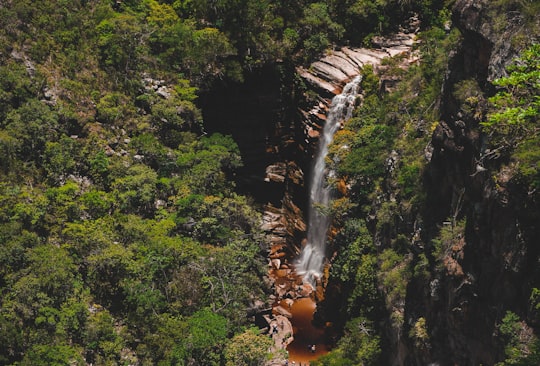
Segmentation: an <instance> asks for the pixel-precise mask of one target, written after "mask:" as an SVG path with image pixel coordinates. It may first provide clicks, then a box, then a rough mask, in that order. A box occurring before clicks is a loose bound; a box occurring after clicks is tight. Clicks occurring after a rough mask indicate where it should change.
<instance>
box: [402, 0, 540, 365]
mask: <svg viewBox="0 0 540 366" xmlns="http://www.w3.org/2000/svg"><path fill="white" fill-rule="evenodd" d="M491 6H492V2H489V1H472V0H458V1H457V2H456V3H455V6H454V9H453V21H454V24H456V25H457V26H458V27H459V29H460V30H461V32H462V34H463V40H462V43H461V46H460V48H459V49H458V50H457V52H456V53H455V54H454V55H453V57H452V61H451V63H450V65H449V69H448V74H447V77H446V82H445V85H444V89H443V98H442V105H441V109H442V113H443V116H442V121H441V122H440V124H439V126H437V128H436V129H435V131H434V134H433V139H432V151H431V152H430V154H431V155H430V156H431V164H430V167H429V170H428V173H429V174H428V180H427V184H426V186H427V189H428V192H427V200H428V201H429V202H430V203H431V205H432V206H433V207H432V209H431V211H430V212H429V213H428V214H427V215H426V217H427V218H429V219H430V220H433V221H432V222H431V223H430V222H426V226H430V225H434V224H435V222H444V221H445V219H446V218H448V217H452V216H453V215H456V214H457V213H459V214H460V215H462V216H464V217H466V218H467V224H466V226H465V227H464V233H463V234H464V235H463V237H461V238H460V239H459V240H458V241H456V242H455V243H454V245H453V246H452V247H451V248H450V249H449V252H448V253H447V256H446V257H445V258H444V260H443V268H442V269H441V270H440V272H439V275H438V277H437V278H436V279H433V280H432V281H431V282H429V283H412V284H411V286H410V288H409V289H408V291H409V292H410V293H414V294H415V296H410V297H409V298H408V299H407V305H406V314H405V322H407V323H410V324H414V320H415V319H418V317H419V316H425V319H426V323H427V324H430V325H431V327H432V337H431V340H430V341H431V343H430V347H429V348H426V347H424V348H421V347H417V346H416V345H413V344H408V345H406V348H408V349H409V350H410V351H411V354H409V355H408V357H406V359H405V360H398V358H397V356H396V359H395V362H394V364H397V365H401V364H437V365H479V364H485V365H493V364H495V363H497V362H499V361H501V360H502V359H504V350H503V347H502V343H501V342H500V340H499V341H498V340H497V337H496V335H497V332H498V324H500V322H501V319H502V317H503V316H504V314H505V312H506V311H507V310H509V309H510V310H512V311H513V312H515V313H517V314H519V315H520V317H521V318H522V319H528V318H530V316H529V312H530V309H529V308H528V305H527V304H528V303H529V297H530V295H531V284H532V283H534V282H535V281H536V282H537V281H538V276H539V275H538V264H537V263H538V257H539V251H538V248H537V242H538V239H537V238H538V237H539V235H540V229H539V228H540V227H539V226H538V224H537V220H538V219H539V217H538V212H539V207H538V203H535V202H533V201H531V200H530V199H529V198H528V197H527V195H526V194H523V192H519V191H518V190H517V189H516V187H512V186H511V185H507V183H508V181H509V177H510V176H511V171H510V170H511V169H508V168H506V169H502V170H500V163H498V162H496V161H495V160H492V159H491V157H490V156H489V154H487V155H486V150H485V142H486V141H485V140H484V137H483V136H482V135H481V133H480V132H479V122H480V121H481V119H482V116H483V113H482V109H483V108H485V99H486V98H487V96H489V95H492V93H493V91H492V88H491V84H490V81H492V80H493V79H495V78H498V77H501V76H503V75H505V73H506V71H505V67H506V66H507V65H508V64H509V63H510V62H511V61H512V59H513V58H515V57H516V56H517V54H518V51H519V50H518V49H516V48H515V45H516V44H519V43H518V42H512V39H514V38H515V37H516V36H518V35H519V34H520V32H523V29H524V28H523V19H522V18H521V17H520V16H519V14H518V13H516V12H509V13H507V14H506V15H504V19H498V21H497V22H496V21H495V20H494V19H493V17H492V15H491V14H495V13H494V12H492V11H490V7H491ZM499 14H500V13H499ZM495 27H498V29H495ZM501 27H502V28H503V29H502V30H501V29H500V28H501ZM537 29H538V27H537ZM466 80H474V81H475V82H476V83H477V84H478V88H479V89H480V90H481V92H482V93H483V94H482V96H480V97H479V107H478V108H479V109H478V110H477V111H473V112H477V113H471V112H470V111H467V110H466V109H465V108H462V107H461V105H460V102H459V101H457V100H456V98H455V97H454V96H453V95H452V91H453V90H455V86H456V85H458V84H459V83H462V82H463V81H466ZM495 174H496V175H497V176H498V177H500V180H499V181H498V185H495V184H494V181H493V179H492V178H491V177H492V176H493V175H495ZM498 179H499V178H498ZM435 206H436V207H435ZM418 294H424V295H423V296H418ZM523 326H524V327H525V328H527V327H528V326H527V325H525V324H524V325H523ZM528 330H530V328H528Z"/></svg>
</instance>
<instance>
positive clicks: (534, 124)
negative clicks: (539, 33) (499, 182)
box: [482, 44, 540, 189]
mask: <svg viewBox="0 0 540 366" xmlns="http://www.w3.org/2000/svg"><path fill="white" fill-rule="evenodd" d="M508 72H509V75H508V76H506V77H502V78H500V79H498V80H495V81H494V85H495V86H497V87H499V91H498V92H497V94H496V95H495V96H493V97H492V98H490V99H489V101H490V103H491V111H490V113H489V115H488V118H487V121H485V122H483V123H482V127H483V130H484V131H485V132H486V133H487V134H488V136H489V138H490V142H491V145H492V146H493V149H495V150H494V152H500V151H503V152H506V155H510V156H511V157H512V158H513V159H515V160H518V161H519V167H518V168H517V173H518V176H519V177H522V178H524V180H525V184H527V185H529V186H530V187H531V189H537V188H540V173H539V172H540V149H539V148H538V143H539V140H540V128H539V123H538V122H539V121H538V116H539V115H540V97H539V94H540V44H533V45H532V46H531V47H529V48H527V49H525V50H524V51H523V52H522V55H521V58H520V59H518V60H517V61H516V62H515V63H514V64H513V65H511V66H509V67H508ZM487 157H490V156H489V155H488V156H487Z"/></svg>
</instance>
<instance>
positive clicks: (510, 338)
mask: <svg viewBox="0 0 540 366" xmlns="http://www.w3.org/2000/svg"><path fill="white" fill-rule="evenodd" d="M499 331H500V332H501V335H502V336H503V338H504V341H505V354H506V357H507V358H506V359H505V360H504V362H501V363H498V364H497V365H500V366H502V365H523V366H528V365H537V364H538V362H539V361H540V340H538V338H537V337H536V336H535V335H534V334H532V330H531V329H530V328H528V327H527V325H526V324H525V323H524V322H522V321H520V319H519V316H518V315H517V314H516V313H514V312H512V311H507V312H506V314H505V316H504V317H503V318H502V320H501V323H500V325H499Z"/></svg>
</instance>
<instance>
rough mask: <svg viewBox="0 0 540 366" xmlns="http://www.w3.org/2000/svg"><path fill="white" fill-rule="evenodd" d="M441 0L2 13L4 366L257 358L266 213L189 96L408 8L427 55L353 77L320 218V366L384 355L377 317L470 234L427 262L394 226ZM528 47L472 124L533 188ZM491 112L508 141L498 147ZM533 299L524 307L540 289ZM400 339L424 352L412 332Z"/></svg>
mask: <svg viewBox="0 0 540 366" xmlns="http://www.w3.org/2000/svg"><path fill="white" fill-rule="evenodd" d="M450 3H451V1H446V2H445V1H442V0H441V1H438V0H433V1H429V0H423V1H402V0H379V1H366V0H356V1H351V0H347V1H310V0H256V1H251V0H241V1H238V0H217V1H206V0H176V1H172V0H159V1H158V0H124V1H119V0H117V1H113V0H49V1H38V2H32V1H29V0H17V1H15V0H0V154H1V156H2V158H1V159H0V293H1V296H0V345H1V347H0V364H6V365H11V364H18V365H65V364H77V365H79V364H80V365H83V364H89V363H92V364H96V365H104V364H107V365H113V364H141V365H143V364H144V365H155V364H161V365H170V364H171V365H173V364H174V365H258V364H261V363H262V362H263V361H264V360H265V359H267V358H268V357H269V355H268V353H267V349H268V347H269V342H268V338H267V337H266V336H262V335H260V334H259V333H258V331H257V330H256V329H253V328H252V327H251V326H252V323H251V321H250V320H249V319H248V318H247V316H246V315H247V309H248V308H249V307H251V306H252V305H253V304H254V303H255V302H256V301H257V300H259V299H262V300H263V301H264V300H265V299H266V295H265V291H267V289H266V288H265V284H264V282H263V281H262V280H261V279H262V278H263V275H264V270H265V267H264V264H265V262H266V259H265V258H264V255H265V253H266V252H265V250H266V244H265V243H264V241H263V236H262V233H261V232H260V230H259V225H260V222H259V213H258V210H257V209H256V207H254V204H253V203H252V202H251V200H250V198H249V197H247V196H245V195H243V194H241V193H239V192H237V190H236V189H235V184H234V181H233V179H232V178H233V177H234V172H235V169H237V168H239V167H240V166H241V164H242V161H241V156H240V153H239V150H238V147H237V145H236V143H235V141H233V140H232V138H230V137H229V136H224V135H221V134H213V135H208V134H207V133H206V132H205V125H204V121H203V118H202V113H201V111H200V109H199V108H198V107H197V95H198V93H199V91H201V90H202V91H205V90H209V89H211V88H212V86H213V83H214V82H216V80H225V81H228V82H242V80H243V76H244V75H245V73H248V72H250V71H252V70H253V69H256V68H258V67H261V66H263V65H268V64H274V63H278V62H283V63H292V64H301V63H309V62H310V61H312V60H313V59H314V58H315V57H317V56H318V55H320V54H321V52H324V50H326V49H328V48H331V47H333V46H334V45H336V44H341V43H347V42H351V43H353V44H360V43H361V42H365V41H367V40H369V38H370V36H371V35H373V34H374V33H381V32H386V31H391V30H393V29H394V27H396V26H397V25H398V24H399V23H400V22H401V21H402V20H403V19H405V18H407V17H408V16H409V15H410V13H411V12H413V11H414V12H417V13H418V14H419V15H420V18H421V19H422V21H423V24H424V27H425V29H426V30H425V32H423V34H422V42H421V43H420V50H419V51H420V53H421V55H422V59H423V60H424V62H422V63H420V64H418V65H415V66H414V67H412V68H410V69H409V70H408V71H407V72H404V71H403V70H402V69H400V68H399V67H398V66H397V63H398V62H399V60H393V61H389V62H388V64H387V65H386V67H387V68H388V72H389V73H396V74H399V76H400V78H402V80H403V81H402V83H401V84H400V86H399V87H398V89H397V91H395V92H394V93H391V94H384V93H380V92H379V90H378V80H377V77H376V76H375V74H374V73H373V72H372V71H371V70H369V69H366V70H365V71H364V73H365V77H364V83H363V88H364V90H365V98H364V103H363V105H362V107H361V108H360V110H359V111H358V112H357V116H360V115H361V116H362V118H361V119H360V118H359V117H357V118H355V119H354V120H353V121H351V123H350V124H349V125H348V126H347V128H346V129H344V130H343V131H341V132H340V134H339V135H338V136H336V141H337V142H339V143H342V144H347V145H348V146H350V147H351V148H350V151H349V153H347V154H344V153H343V152H344V150H343V149H337V148H336V149H335V150H334V151H333V154H334V155H335V156H336V158H335V159H333V160H334V161H340V163H339V165H338V166H337V169H338V173H339V175H340V176H341V177H344V178H345V177H346V179H347V180H348V181H349V182H350V183H351V184H352V187H353V189H352V190H351V196H350V197H343V198H342V199H340V200H338V201H336V207H335V213H336V217H337V218H338V221H339V224H340V225H341V227H342V230H341V232H340V233H339V234H338V236H337V238H336V244H335V245H336V247H337V248H340V250H339V255H338V256H337V257H336V260H335V263H334V266H333V267H332V272H331V278H330V281H331V282H333V283H339V284H342V286H340V287H339V288H341V289H342V292H340V293H338V295H339V296H340V299H341V302H342V303H341V304H340V306H341V308H340V310H342V311H340V312H335V311H334V312H333V313H332V314H331V313H330V312H328V313H326V314H324V317H325V319H329V320H332V321H334V322H335V323H336V324H337V325H338V327H341V328H342V329H344V334H345V335H344V337H343V338H342V339H341V340H340V342H339V343H338V347H337V348H336V351H335V352H333V353H331V354H330V355H328V356H327V357H326V358H325V359H323V360H321V361H320V364H331V365H337V364H343V365H352V364H377V363H378V362H379V361H380V357H381V349H382V348H383V347H385V344H384V341H383V339H384V336H383V334H382V331H381V329H382V328H381V326H380V324H381V320H383V319H391V320H392V324H393V326H394V328H395V329H396V330H398V329H401V328H402V326H403V304H404V301H405V296H406V286H407V283H408V281H410V280H411V279H414V278H419V277H422V276H429V271H430V270H432V269H433V268H434V267H436V266H437V264H438V263H440V261H441V255H440V253H442V252H444V250H445V246H449V245H450V244H449V243H451V242H452V240H455V236H456V235H457V234H456V233H457V232H459V231H460V230H461V231H462V230H463V222H462V221H459V220H458V221H456V222H454V224H455V225H454V226H453V228H455V230H452V232H445V231H444V230H441V232H440V236H439V237H437V238H435V239H434V241H433V243H430V245H428V246H426V250H425V251H417V250H413V249H412V248H413V247H414V246H415V245H416V244H417V243H415V242H412V243H411V242H410V241H409V239H408V238H406V237H404V236H403V235H400V233H402V232H414V229H415V228H409V227H408V228H402V227H400V225H401V223H402V222H414V220H403V217H409V218H411V217H414V216H415V215H417V214H418V212H419V211H420V210H421V208H422V205H423V203H424V202H423V193H422V190H421V185H420V182H421V179H422V173H423V171H424V169H425V162H424V161H423V160H422V157H421V156H419V155H418V153H417V152H418V151H421V150H422V149H423V147H424V146H425V145H426V144H427V141H428V139H429V137H430V134H431V132H432V130H433V128H434V124H435V123H436V122H437V120H438V118H439V115H438V111H437V108H436V106H437V103H438V100H437V98H438V93H439V91H440V89H441V85H442V82H443V80H442V77H443V74H444V72H443V71H444V69H445V67H446V63H447V56H448V52H449V50H451V49H452V47H453V45H454V44H455V42H456V41H457V39H458V37H459V35H458V34H457V32H455V31H452V32H450V33H448V32H446V31H445V30H443V26H444V24H445V22H447V21H448V17H449V12H448V10H445V9H446V7H448V6H449V5H450ZM538 53H539V51H538V48H537V47H536V48H535V47H533V48H531V49H530V50H528V51H527V52H525V53H524V54H523V58H524V60H525V66H516V68H515V72H513V73H512V76H511V77H510V79H505V80H501V81H500V82H499V84H498V85H499V86H500V87H502V88H506V92H504V91H501V93H499V94H497V95H495V96H494V99H492V102H493V108H492V113H491V114H490V115H489V119H487V120H486V123H485V128H486V133H489V134H490V135H491V136H492V138H493V141H505V142H508V144H507V145H505V146H506V148H505V149H506V150H505V153H507V154H508V155H506V157H507V160H505V161H506V162H511V161H512V159H513V158H519V159H523V161H524V162H526V164H522V165H519V166H517V167H516V169H518V170H519V174H518V175H517V176H518V177H522V178H523V180H524V181H525V182H526V183H525V186H526V187H527V189H529V190H535V189H537V188H538V184H539V178H538V166H537V162H538V151H537V150H536V149H530V148H529V147H533V146H538V141H537V140H538V127H537V117H535V115H536V116H537V115H538V97H537V94H538V84H537V83H536V84H533V85H532V86H531V85H528V84H526V83H525V82H526V81H527V80H529V79H530V78H531V73H532V75H533V76H534V75H536V76H534V77H538V76H537V73H538ZM524 75H525V76H524ZM473 97H474V95H467V97H466V98H473ZM516 97H519V98H520V99H519V100H520V104H519V105H516V106H513V104H512V102H513V101H514V100H515V98H516ZM468 101H469V102H470V103H471V105H472V104H473V103H475V100H474V99H468ZM503 116H510V117H512V118H513V119H512V120H511V121H512V124H519V126H522V128H520V130H519V131H516V133H514V132H512V133H511V134H510V135H507V132H508V129H507V128H506V127H507V126H504V124H500V123H499V121H500V120H501V119H503V118H502V117H503ZM504 118H506V117H504ZM511 131H515V130H514V129H511ZM531 131H532V132H531ZM336 146H338V144H336ZM392 150H396V151H399V156H400V160H399V161H395V162H394V163H395V164H389V163H388V159H387V158H388V156H390V155H389V153H390V152H391V151H392ZM338 155H339V157H338ZM535 164H536V165H535ZM390 186H391V188H392V189H390ZM390 191H392V192H394V193H392V194H395V196H392V197H390V196H389V195H390V193H389V192H390ZM395 192H397V193H395ZM351 207H352V209H351ZM344 208H347V210H345V209H344ZM358 217H361V218H363V217H368V218H370V219H369V220H367V221H365V220H364V219H359V218H358ZM375 232H377V233H379V234H378V235H376V236H375V239H374V238H373V233H375ZM382 233H384V235H382ZM534 296H535V297H534ZM531 299H534V301H536V302H535V303H534V305H535V306H537V307H538V301H537V300H538V294H537V293H536V292H535V293H533V294H532V295H531ZM531 301H532V300H531ZM321 308H322V309H323V310H322V312H324V304H322V305H321ZM338 313H339V314H341V315H339V314H338ZM336 315H339V316H337V317H336ZM519 322H520V319H519V318H516V315H515V314H513V313H511V312H509V313H508V315H507V317H505V321H504V323H503V324H502V325H501V332H502V333H503V334H504V335H505V336H507V337H508V350H509V351H508V353H509V358H511V357H513V358H514V359H519V357H520V355H519V354H518V355H516V352H518V351H519V350H520V349H523V347H526V346H523V345H522V344H520V343H519V342H520V339H519V334H518V330H516V329H517V328H516V327H518V325H519V324H520V323H519ZM407 329H408V330H409V334H408V335H409V337H410V338H411V339H413V340H414V341H415V342H416V344H417V345H418V347H427V346H428V344H429V334H428V332H427V330H426V323H425V319H423V318H419V319H418V320H417V322H416V323H415V324H414V325H413V326H408V328H407ZM533 345H534V346H535V347H537V345H536V344H535V343H534V344H533ZM520 347H521V348H520ZM527 347H528V346H527ZM532 348H533V347H532V346H531V349H532ZM516 349H517V350H518V351H516ZM527 349H528V348H527Z"/></svg>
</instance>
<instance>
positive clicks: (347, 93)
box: [296, 76, 362, 288]
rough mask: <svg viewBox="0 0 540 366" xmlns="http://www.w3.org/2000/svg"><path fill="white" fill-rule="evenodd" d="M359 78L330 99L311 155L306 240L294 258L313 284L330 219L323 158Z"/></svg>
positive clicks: (321, 264)
mask: <svg viewBox="0 0 540 366" xmlns="http://www.w3.org/2000/svg"><path fill="white" fill-rule="evenodd" d="M361 80H362V77H361V76H357V77H356V78H354V80H352V81H351V82H349V83H348V84H347V85H345V87H344V88H343V92H342V93H341V94H339V95H336V96H335V97H334V98H333V99H332V103H331V105H330V109H329V111H328V116H327V117H326V123H325V125H324V129H323V132H322V134H321V136H320V138H319V145H318V148H317V152H316V155H315V159H314V166H313V170H312V173H311V182H310V204H309V209H308V232H307V243H306V245H305V247H304V248H303V249H302V252H301V253H300V256H299V258H298V260H297V262H296V273H298V274H299V275H301V276H303V279H304V282H307V283H310V284H311V286H312V287H313V288H315V283H316V281H317V279H318V278H320V277H321V275H322V271H323V268H324V262H325V258H326V241H327V238H328V229H329V227H330V222H331V217H330V216H328V215H327V214H328V213H329V211H330V204H331V199H332V189H331V187H329V186H328V185H327V183H326V178H327V176H328V175H329V174H332V172H328V171H327V168H326V163H325V159H326V155H327V154H328V146H329V145H330V143H331V142H332V140H333V139H334V134H335V133H336V131H337V130H338V129H339V128H340V126H341V123H342V122H344V121H346V120H347V119H349V118H351V116H352V112H353V110H354V107H355V100H356V97H357V95H358V89H359V85H360V81H361Z"/></svg>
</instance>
